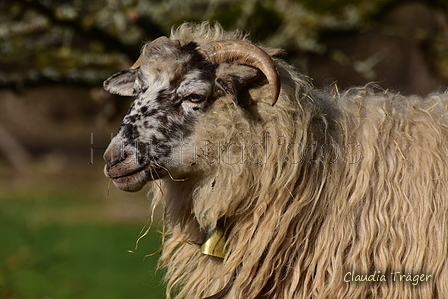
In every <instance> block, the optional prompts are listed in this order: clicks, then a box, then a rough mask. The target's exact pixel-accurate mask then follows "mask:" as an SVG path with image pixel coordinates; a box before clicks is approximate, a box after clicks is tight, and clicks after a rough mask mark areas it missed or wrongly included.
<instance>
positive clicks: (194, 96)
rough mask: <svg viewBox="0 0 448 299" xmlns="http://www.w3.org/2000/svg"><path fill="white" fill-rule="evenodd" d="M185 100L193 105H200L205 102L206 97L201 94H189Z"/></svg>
mask: <svg viewBox="0 0 448 299" xmlns="http://www.w3.org/2000/svg"><path fill="white" fill-rule="evenodd" d="M184 100H185V101H189V102H192V103H200V102H202V101H204V100H205V96H202V95H199V94H189V95H188V96H186V97H185V98H184Z"/></svg>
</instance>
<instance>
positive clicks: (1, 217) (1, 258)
mask: <svg viewBox="0 0 448 299" xmlns="http://www.w3.org/2000/svg"><path fill="white" fill-rule="evenodd" d="M83 205H88V203H87V202H86V201H80V200H76V199H70V198H68V199H67V198H58V197H50V198H45V197H43V198H28V199H25V198H8V199H0V298H2V299H3V298H4V299H37V298H39V299H40V298H42V299H44V298H45V299H50V298H52V299H71V298H73V299H75V298H76V299H82V298H84V299H101V298H107V299H124V298H126V299H129V298H151V299H158V298H164V287H163V285H162V283H161V281H162V278H161V277H162V271H161V270H158V271H157V270H156V263H157V258H158V255H157V254H156V255H155V256H152V257H148V258H146V259H145V258H144V256H145V255H147V254H150V253H154V252H156V251H157V249H158V248H159V246H160V234H159V233H158V232H157V229H154V228H153V229H152V230H151V231H150V233H149V235H148V236H147V237H145V238H143V239H142V241H141V242H140V245H139V249H138V251H137V252H136V253H133V254H131V253H129V252H127V250H129V249H133V247H134V244H135V241H136V239H137V237H138V233H139V232H140V230H141V228H142V226H143V225H142V224H131V223H117V222H114V221H107V220H104V219H101V218H100V217H98V218H96V219H91V220H86V217H85V215H84V217H82V216H83V215H81V214H82V212H80V215H79V218H80V219H81V220H79V221H77V220H76V219H77V217H76V213H71V212H72V211H76V210H79V211H83V209H79V207H80V206H83ZM68 215H70V217H69V216H68ZM93 218H94V217H93Z"/></svg>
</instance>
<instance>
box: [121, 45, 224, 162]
mask: <svg viewBox="0 0 448 299" xmlns="http://www.w3.org/2000/svg"><path fill="white" fill-rule="evenodd" d="M166 47H167V46H164V47H161V48H160V49H158V48H157V49H152V50H154V51H155V52H154V53H153V54H154V55H157V57H154V59H156V58H157V60H154V61H151V60H149V62H148V65H153V68H152V69H148V70H145V72H146V73H149V74H150V75H149V76H148V78H145V77H144V74H145V72H143V70H141V71H139V73H138V76H137V79H136V82H135V86H134V88H136V90H137V89H138V90H139V93H138V95H137V99H136V100H135V101H134V103H133V104H132V106H131V108H130V109H129V111H128V113H127V115H126V116H125V118H124V120H123V124H122V126H121V128H120V130H119V134H121V136H122V138H123V139H124V140H125V142H126V144H127V145H130V146H133V147H135V149H136V151H137V153H138V159H137V161H138V163H139V164H147V163H149V162H151V161H154V162H157V163H158V162H159V161H160V160H162V159H165V160H167V159H168V160H169V157H170V155H171V154H172V152H173V148H174V147H176V146H179V144H181V143H182V142H183V141H182V140H183V138H187V137H188V136H190V135H191V134H192V133H193V129H194V124H195V122H196V121H197V119H198V117H199V116H200V115H201V114H200V113H199V112H200V111H201V110H202V111H205V110H206V109H207V107H209V106H210V104H211V101H212V98H211V96H210V95H211V94H212V91H211V89H212V83H211V82H214V78H215V70H216V65H212V64H210V63H209V62H207V61H206V60H205V59H204V57H203V56H202V54H200V53H199V52H198V51H197V50H196V48H197V45H196V44H195V43H188V44H185V45H183V46H181V45H180V43H173V44H172V45H171V47H173V48H171V49H167V48H166ZM157 51H159V52H160V53H159V52H157ZM161 51H162V52H161ZM170 53H172V54H170ZM170 55H171V56H170ZM173 55H174V56H173ZM176 55H177V56H176ZM148 59H150V58H148ZM164 59H165V60H166V63H165V64H163V66H164V67H162V68H161V67H160V65H161V63H163V62H164V61H163V60H164ZM146 80H152V81H148V82H147V81H146ZM164 80H165V81H164ZM157 89H160V90H157ZM191 94H193V95H194V94H197V95H199V96H202V97H203V98H204V101H201V102H199V101H198V102H193V101H188V100H187V99H188V97H189V96H190V95H191Z"/></svg>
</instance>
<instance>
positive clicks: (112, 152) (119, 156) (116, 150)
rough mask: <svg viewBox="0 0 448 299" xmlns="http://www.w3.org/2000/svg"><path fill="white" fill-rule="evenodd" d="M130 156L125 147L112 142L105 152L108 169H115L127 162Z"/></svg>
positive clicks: (104, 157) (104, 156)
mask: <svg viewBox="0 0 448 299" xmlns="http://www.w3.org/2000/svg"><path fill="white" fill-rule="evenodd" d="M128 156H129V153H128V152H127V151H126V150H124V149H123V147H121V146H119V144H118V145H117V144H116V143H115V142H113V141H112V142H111V143H110V144H109V146H108V147H107V149H106V151H105V152H104V155H103V159H104V162H106V165H107V166H106V167H107V169H109V168H111V167H113V166H114V165H116V164H119V163H121V162H123V161H125V160H126V159H127V158H128Z"/></svg>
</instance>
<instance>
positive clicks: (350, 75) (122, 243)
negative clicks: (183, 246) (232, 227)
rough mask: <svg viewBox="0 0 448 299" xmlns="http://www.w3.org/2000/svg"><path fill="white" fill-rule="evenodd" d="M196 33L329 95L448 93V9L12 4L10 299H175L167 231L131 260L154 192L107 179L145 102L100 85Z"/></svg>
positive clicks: (6, 98)
mask: <svg viewBox="0 0 448 299" xmlns="http://www.w3.org/2000/svg"><path fill="white" fill-rule="evenodd" d="M184 21H195V22H202V21H210V22H215V21H218V22H220V23H221V24H222V25H223V26H224V27H225V28H226V29H228V30H232V29H236V28H240V29H243V30H244V31H245V32H249V33H250V35H251V39H252V40H253V41H255V42H257V43H264V44H267V45H270V46H275V47H281V48H283V49H285V50H286V52H287V55H286V56H285V57H284V59H285V60H287V61H288V62H290V63H292V64H293V65H295V66H296V67H297V68H298V69H299V70H300V71H301V72H302V73H304V74H306V75H308V76H309V77H310V78H311V79H312V80H313V83H314V85H315V86H316V87H317V88H321V87H323V86H326V85H331V84H336V85H337V87H338V88H339V89H344V88H347V87H348V86H352V85H363V84H365V83H367V82H370V81H375V82H376V83H378V84H379V85H381V86H383V87H384V88H387V89H393V90H396V91H397V92H401V93H403V94H420V95H426V94H428V93H430V92H432V91H445V90H446V89H447V86H448V2H447V1H446V0H432V1H399V0H375V1H372V0H339V1H337V0H245V1H232V0H210V1H206V0H164V1H158V0H121V1H119V0H96V1H82V0H39V1H37V0H35V1H33V0H14V1H13V0H3V1H1V2H0V298H2V299H3V298H5V299H16V298H23V299H30V298H31V299H33V298H42V299H43V298H62V299H65V298H67V299H68V298H77V299H80V298H108V299H113V298H117V299H121V298H131V297H132V298H155V299H158V298H164V291H163V283H162V280H161V277H162V274H163V273H162V272H163V271H162V270H157V267H156V263H157V250H158V248H159V247H160V245H161V235H160V233H159V231H160V229H161V226H160V225H154V226H153V228H152V229H151V230H150V233H149V234H148V236H146V237H145V238H143V239H142V240H141V241H140V244H139V248H138V250H136V251H135V252H134V253H129V252H128V250H133V249H134V246H135V242H136V241H137V239H138V237H139V235H140V234H141V230H142V229H143V230H144V229H145V227H146V226H147V224H148V220H149V218H150V200H151V196H150V195H148V192H149V190H148V189H145V190H142V191H140V192H138V193H125V192H122V191H119V190H117V188H115V187H114V186H113V185H110V182H109V180H108V179H106V178H105V177H104V175H103V172H102V169H103V165H104V164H103V161H102V154H103V152H104V150H105V148H106V147H107V145H108V143H109V141H110V139H111V136H113V134H115V133H116V131H117V129H118V127H119V124H120V122H121V119H122V117H123V116H124V114H125V112H126V110H127V109H128V107H129V105H130V103H131V101H132V99H129V98H119V97H115V96H112V95H109V94H107V93H106V92H104V91H103V90H102V88H101V86H102V81H104V80H105V79H106V78H107V77H109V76H110V75H112V74H113V73H115V72H117V71H119V70H121V69H124V68H128V67H129V66H130V65H131V64H132V62H133V61H134V60H135V59H136V58H137V57H138V55H139V52H140V47H141V46H142V45H143V43H144V42H146V41H151V40H152V39H154V38H156V37H158V36H161V35H169V32H170V30H171V28H172V26H178V25H180V24H181V23H182V22H184ZM153 253H155V255H153V256H150V257H146V258H145V256H146V255H148V254H153Z"/></svg>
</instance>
